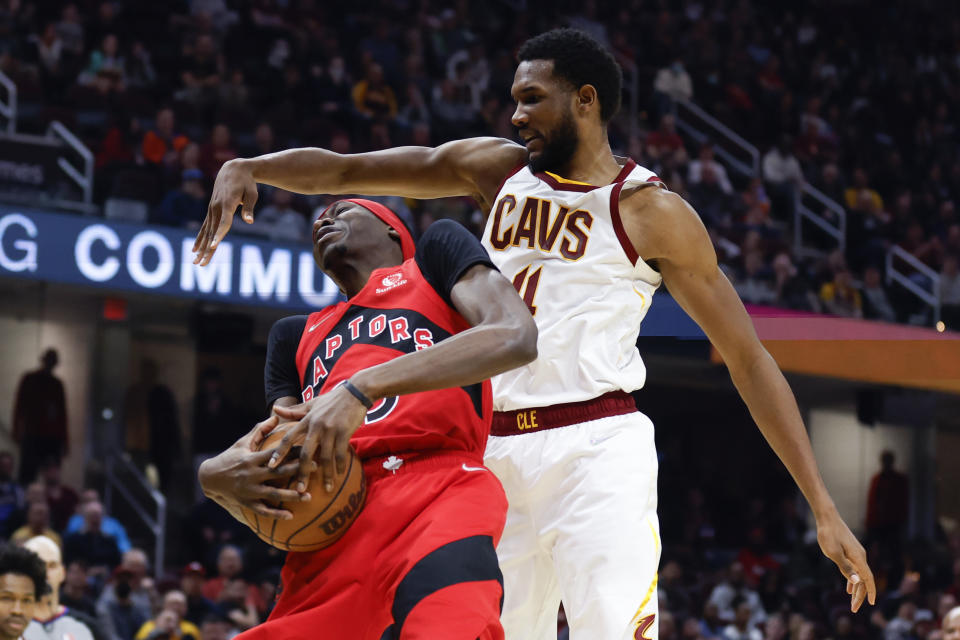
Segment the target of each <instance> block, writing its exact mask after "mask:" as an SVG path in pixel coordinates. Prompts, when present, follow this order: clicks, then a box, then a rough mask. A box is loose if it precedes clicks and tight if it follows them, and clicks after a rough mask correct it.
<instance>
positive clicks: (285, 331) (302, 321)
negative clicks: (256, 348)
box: [270, 315, 310, 341]
mask: <svg viewBox="0 0 960 640" xmlns="http://www.w3.org/2000/svg"><path fill="white" fill-rule="evenodd" d="M309 317H310V316H307V315H296V316H287V317H285V318H280V319H279V320H277V321H276V322H274V323H273V326H272V327H270V340H271V341H276V340H290V339H294V338H295V339H296V340H300V336H301V335H302V334H303V330H304V328H305V327H306V326H307V319H308V318H309Z"/></svg>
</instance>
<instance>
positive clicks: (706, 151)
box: [687, 143, 733, 196]
mask: <svg viewBox="0 0 960 640" xmlns="http://www.w3.org/2000/svg"><path fill="white" fill-rule="evenodd" d="M687 182H688V183H689V184H690V186H691V187H692V186H694V185H698V184H700V183H701V182H707V183H710V184H716V185H718V186H719V187H720V190H721V191H723V193H724V194H725V195H728V196H729V195H731V194H732V193H733V185H731V184H730V178H729V177H727V170H726V169H724V167H723V165H722V164H720V163H719V162H717V161H716V160H714V159H713V145H712V144H710V143H707V144H704V145H702V146H701V147H700V153H699V154H698V155H697V159H696V160H693V161H691V162H690V167H689V170H688V172H687Z"/></svg>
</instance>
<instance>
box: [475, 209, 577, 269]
mask: <svg viewBox="0 0 960 640" xmlns="http://www.w3.org/2000/svg"><path fill="white" fill-rule="evenodd" d="M555 208H556V209H557V212H556V214H554V215H551V212H552V211H553V210H554V209H555ZM518 209H519V211H520V214H519V217H518V218H516V221H515V222H513V223H512V224H510V222H511V219H512V218H515V217H516V216H515V213H516V211H517V210H518ZM592 226H593V214H591V213H590V212H589V211H584V210H583V209H577V210H576V211H570V208H569V207H564V206H559V207H555V206H554V203H553V202H551V201H550V200H544V199H541V198H533V197H527V198H524V200H523V206H520V207H518V206H517V199H516V197H515V196H512V195H509V194H508V195H505V196H503V197H502V198H500V200H498V201H497V204H496V206H495V207H494V209H493V224H492V225H491V226H490V244H491V245H492V246H493V248H494V249H496V250H498V251H503V250H504V249H506V248H507V247H511V246H512V247H520V246H523V245H524V244H525V245H526V247H527V248H529V249H539V250H540V251H544V252H547V253H550V252H552V251H554V250H555V249H556V250H558V251H559V252H560V255H561V256H562V257H563V258H564V259H566V260H579V259H580V258H582V257H583V254H584V253H586V251H587V243H588V242H589V241H590V228H591V227H592Z"/></svg>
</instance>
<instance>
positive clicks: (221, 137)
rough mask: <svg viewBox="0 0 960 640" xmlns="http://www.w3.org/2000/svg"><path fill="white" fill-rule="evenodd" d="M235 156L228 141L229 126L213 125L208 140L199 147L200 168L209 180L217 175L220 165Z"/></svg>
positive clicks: (235, 153)
mask: <svg viewBox="0 0 960 640" xmlns="http://www.w3.org/2000/svg"><path fill="white" fill-rule="evenodd" d="M236 157H237V152H236V151H234V149H233V145H232V144H231V141H230V128H229V127H228V126H227V125H225V124H223V123H222V122H221V123H218V124H216V125H214V127H213V133H212V134H211V136H210V140H209V141H207V142H206V143H204V145H203V146H202V147H200V168H201V169H202V170H203V173H204V175H205V176H206V177H207V179H209V180H210V181H211V182H212V181H213V179H214V178H216V177H217V172H218V171H220V167H222V166H223V164H224V163H225V162H227V161H229V160H233V159H234V158H236Z"/></svg>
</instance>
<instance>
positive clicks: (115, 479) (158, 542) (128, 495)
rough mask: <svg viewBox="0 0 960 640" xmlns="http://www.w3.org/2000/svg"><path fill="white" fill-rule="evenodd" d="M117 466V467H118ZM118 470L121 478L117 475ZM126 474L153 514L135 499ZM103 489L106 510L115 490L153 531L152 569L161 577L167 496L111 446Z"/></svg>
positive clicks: (108, 511) (110, 504)
mask: <svg viewBox="0 0 960 640" xmlns="http://www.w3.org/2000/svg"><path fill="white" fill-rule="evenodd" d="M118 467H119V470H118ZM121 473H122V474H123V477H121ZM126 477H130V478H133V479H134V481H135V483H136V485H138V486H139V488H140V489H141V490H142V491H143V492H144V493H146V495H147V496H149V498H150V500H151V502H152V503H153V505H152V506H153V508H154V509H155V510H156V515H151V514H150V513H149V512H148V510H147V509H148V506H144V505H143V504H142V503H141V501H140V500H137V498H136V496H134V494H133V491H131V489H130V487H129V486H128V483H127V482H125V481H124V479H125V478H126ZM106 480H107V485H106V490H105V491H104V495H103V504H104V508H105V509H106V511H107V513H110V511H111V507H112V506H113V504H112V503H113V492H114V491H116V492H117V493H119V494H120V495H121V496H123V498H124V499H125V500H126V501H127V504H128V505H129V506H130V508H131V509H133V511H134V513H136V514H137V517H139V518H140V519H141V520H142V521H143V523H144V524H145V525H146V526H147V528H148V529H149V530H150V532H151V533H152V534H153V540H154V556H153V570H154V575H155V576H156V577H157V578H158V579H159V578H161V577H162V576H163V558H164V547H165V545H166V532H167V498H166V496H164V495H163V494H162V493H160V492H159V491H157V489H156V488H155V487H154V486H153V485H151V484H150V483H149V482H148V481H147V479H146V478H145V477H144V475H143V474H142V473H141V472H140V470H139V469H138V468H137V466H136V465H135V464H133V462H132V461H131V460H130V459H129V457H128V456H126V455H125V454H124V453H123V452H122V451H119V450H116V449H114V450H113V451H112V452H111V453H110V454H108V455H107V469H106Z"/></svg>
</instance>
